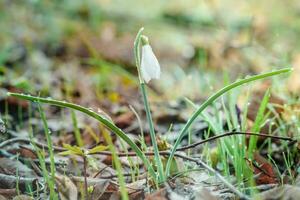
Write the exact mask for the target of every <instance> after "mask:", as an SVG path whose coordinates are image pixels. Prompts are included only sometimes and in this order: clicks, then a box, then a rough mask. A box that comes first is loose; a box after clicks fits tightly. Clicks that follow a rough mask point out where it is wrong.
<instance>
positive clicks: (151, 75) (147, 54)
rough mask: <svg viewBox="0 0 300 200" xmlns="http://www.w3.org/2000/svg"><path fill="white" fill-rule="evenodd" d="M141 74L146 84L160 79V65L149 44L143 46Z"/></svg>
mask: <svg viewBox="0 0 300 200" xmlns="http://www.w3.org/2000/svg"><path fill="white" fill-rule="evenodd" d="M141 73H142V78H143V79H144V81H145V82H146V83H148V82H149V81H150V80H151V79H159V77H160V65H159V63H158V60H157V58H156V57H155V55H154V53H153V51H152V48H151V46H150V45H149V44H146V45H143V46H142V58H141Z"/></svg>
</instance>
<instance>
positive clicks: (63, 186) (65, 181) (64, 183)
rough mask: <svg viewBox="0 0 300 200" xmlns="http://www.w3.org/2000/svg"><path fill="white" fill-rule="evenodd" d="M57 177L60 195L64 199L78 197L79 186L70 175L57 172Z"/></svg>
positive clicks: (71, 199)
mask: <svg viewBox="0 0 300 200" xmlns="http://www.w3.org/2000/svg"><path fill="white" fill-rule="evenodd" d="M55 178H56V184H57V185H58V187H57V188H58V191H59V197H60V198H61V199H62V200H73V199H77V197H78V191H77V187H76V185H75V184H74V183H73V182H72V181H71V180H70V179H69V178H68V177H66V176H62V175H58V174H56V176H55Z"/></svg>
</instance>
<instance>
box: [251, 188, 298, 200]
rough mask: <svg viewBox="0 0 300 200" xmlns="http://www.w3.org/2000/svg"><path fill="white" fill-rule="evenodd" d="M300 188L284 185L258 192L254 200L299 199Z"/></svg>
mask: <svg viewBox="0 0 300 200" xmlns="http://www.w3.org/2000/svg"><path fill="white" fill-rule="evenodd" d="M299 198H300V188H299V187H295V186H292V185H283V186H281V187H278V188H274V189H271V190H268V191H265V192H262V193H260V194H258V195H257V196H256V197H254V200H299Z"/></svg>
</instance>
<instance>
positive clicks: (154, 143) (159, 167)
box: [140, 83, 165, 183]
mask: <svg viewBox="0 0 300 200" xmlns="http://www.w3.org/2000/svg"><path fill="white" fill-rule="evenodd" d="M140 86H141V91H142V95H143V100H144V106H145V111H146V115H147V120H148V123H149V128H150V137H151V143H152V146H153V151H154V157H155V163H156V165H157V170H158V174H159V177H158V180H159V182H160V183H162V182H164V181H165V176H164V168H163V164H162V161H161V157H160V155H159V149H158V146H157V141H156V136H155V130H154V126H153V121H152V116H151V111H150V108H149V102H148V98H147V92H146V87H145V83H141V84H140Z"/></svg>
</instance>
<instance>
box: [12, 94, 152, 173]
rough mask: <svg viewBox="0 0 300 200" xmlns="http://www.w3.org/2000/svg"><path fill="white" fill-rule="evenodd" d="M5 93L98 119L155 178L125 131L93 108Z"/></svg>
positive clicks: (145, 159)
mask: <svg viewBox="0 0 300 200" xmlns="http://www.w3.org/2000/svg"><path fill="white" fill-rule="evenodd" d="M7 95H8V96H13V97H17V98H20V99H25V100H29V101H34V102H40V103H47V104H50V105H55V106H59V107H63V108H71V109H74V110H78V111H80V112H82V113H84V114H86V115H88V116H90V117H92V118H94V119H96V120H98V121H99V122H101V123H102V124H104V126H105V127H106V128H108V129H109V130H111V131H112V132H113V133H115V134H117V135H118V136H119V137H120V138H122V139H123V140H124V141H125V142H126V143H127V144H128V145H129V146H130V147H131V148H132V149H133V151H134V152H136V154H137V156H138V157H140V158H141V160H142V161H143V163H144V165H145V166H146V168H147V169H148V171H149V173H150V175H151V176H152V177H153V178H156V173H155V171H154V169H153V167H152V165H151V164H150V162H149V160H148V159H147V158H146V156H145V154H144V153H143V152H142V151H141V149H140V148H139V147H138V146H137V145H136V144H135V143H134V142H133V141H132V140H131V139H130V138H129V137H128V136H127V135H126V133H125V132H123V131H122V130H121V129H119V128H118V127H117V126H116V125H115V124H114V123H113V122H112V121H110V120H108V119H106V118H105V117H103V116H101V115H100V114H98V113H96V112H94V111H93V110H91V109H87V108H85V107H83V106H80V105H77V104H73V103H68V102H65V101H58V100H53V99H50V98H41V97H35V96H31V95H26V94H19V93H10V92H8V93H7Z"/></svg>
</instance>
